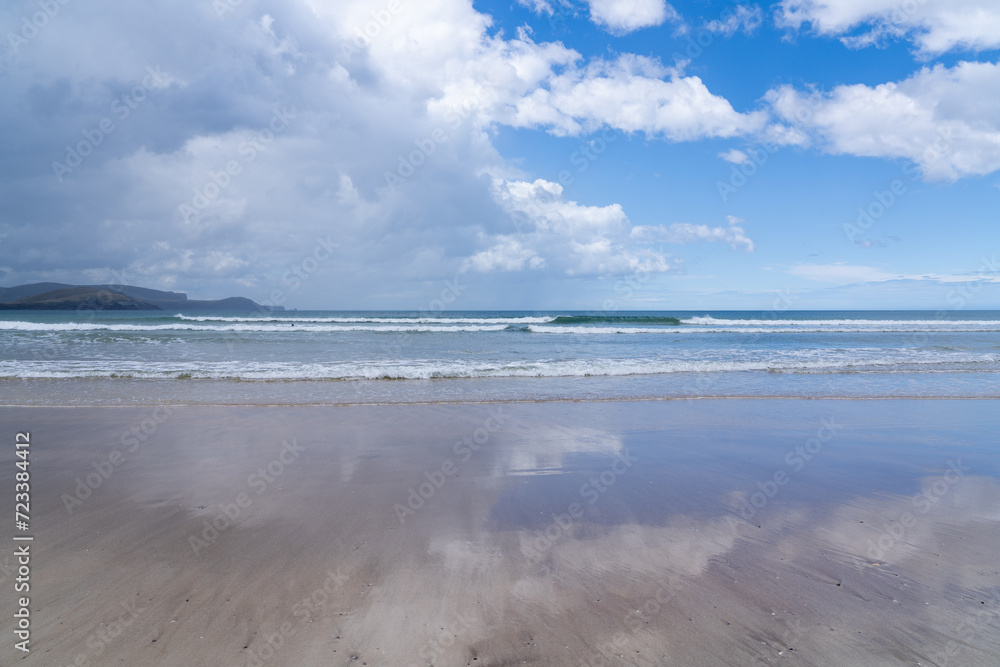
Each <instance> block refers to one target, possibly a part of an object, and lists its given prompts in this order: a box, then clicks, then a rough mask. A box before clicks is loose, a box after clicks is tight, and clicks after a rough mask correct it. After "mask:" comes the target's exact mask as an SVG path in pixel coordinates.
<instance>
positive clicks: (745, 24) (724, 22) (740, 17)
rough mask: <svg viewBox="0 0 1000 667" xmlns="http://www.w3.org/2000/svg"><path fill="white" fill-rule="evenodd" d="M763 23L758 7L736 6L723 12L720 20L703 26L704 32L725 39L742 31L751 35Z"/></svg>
mask: <svg viewBox="0 0 1000 667" xmlns="http://www.w3.org/2000/svg"><path fill="white" fill-rule="evenodd" d="M763 22H764V12H763V11H761V8H760V5H753V6H752V7H751V6H749V5H736V7H735V8H734V9H727V10H726V11H724V12H723V17H722V18H721V19H716V20H714V21H709V22H708V23H706V24H705V30H708V31H709V32H716V33H719V34H722V35H726V36H727V37H728V36H730V35H733V34H734V33H735V32H736V31H737V30H740V29H742V30H743V31H744V32H745V33H746V34H748V35H751V34H753V32H754V31H755V30H757V28H759V27H760V25H761V23H763Z"/></svg>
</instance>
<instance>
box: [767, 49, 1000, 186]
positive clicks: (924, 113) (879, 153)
mask: <svg viewBox="0 0 1000 667" xmlns="http://www.w3.org/2000/svg"><path fill="white" fill-rule="evenodd" d="M765 99H766V100H767V101H768V102H769V103H770V105H771V107H772V109H773V110H774V113H775V114H776V115H778V116H779V117H781V118H782V119H784V120H785V121H786V122H788V123H789V124H791V125H794V126H796V127H797V128H798V129H799V130H800V131H802V132H804V133H806V134H808V135H810V136H812V137H814V138H816V139H818V140H819V141H820V142H821V144H822V145H823V148H824V149H825V150H826V151H828V152H830V153H835V154H847V155H856V156H867V157H883V158H905V159H908V160H911V161H912V162H914V163H915V164H917V165H918V166H919V168H920V170H921V172H922V173H923V175H924V177H925V178H927V179H944V180H955V179H957V178H959V177H962V176H967V175H981V174H988V173H991V172H993V171H996V170H997V169H1000V63H981V62H960V63H958V64H957V65H955V66H954V67H952V68H948V67H945V66H943V65H936V66H935V67H933V68H926V67H925V68H923V69H921V70H920V71H918V72H917V73H915V74H914V75H913V76H911V77H910V78H908V79H905V80H903V81H900V82H889V83H884V84H880V85H878V86H874V87H871V86H866V85H862V84H856V85H843V86H837V87H836V88H834V89H833V90H832V91H831V92H829V93H826V94H821V93H818V92H809V93H803V92H800V91H797V90H795V89H793V88H792V87H790V86H783V87H781V88H778V89H775V90H771V91H769V92H768V93H767V95H766V96H765Z"/></svg>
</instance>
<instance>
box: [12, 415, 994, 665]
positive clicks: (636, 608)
mask: <svg viewBox="0 0 1000 667" xmlns="http://www.w3.org/2000/svg"><path fill="white" fill-rule="evenodd" d="M998 415H1000V402H997V401H971V400H965V401H957V400H951V401H935V400H923V401H845V400H839V401H827V400H735V399H734V400H711V401H685V400H678V401H649V402H603V403H541V404H517V403H513V404H498V405H462V404H438V405H389V406H353V407H282V408H274V407H270V408H265V407H171V408H169V409H164V408H154V407H152V406H145V407H122V408H110V407H104V408H55V407H48V408H3V409H0V422H2V424H3V425H4V432H5V433H7V434H8V436H7V440H8V441H9V443H11V444H9V448H10V449H9V450H8V451H13V444H12V442H13V434H14V433H15V432H16V431H24V430H30V432H31V442H32V445H31V468H30V470H31V494H32V513H31V515H32V522H31V531H30V534H31V535H32V536H33V537H34V541H33V542H32V543H31V544H32V547H31V553H32V559H31V575H30V576H31V591H30V597H31V604H30V609H31V630H32V641H31V653H30V654H27V655H24V654H22V653H20V652H19V651H18V650H17V649H16V648H15V646H14V644H15V642H16V641H17V640H16V639H15V638H14V636H13V633H12V628H11V621H12V618H13V614H14V612H15V600H14V597H15V596H14V594H13V593H12V590H13V585H14V579H15V576H16V572H15V570H16V567H17V563H16V558H15V557H14V555H13V552H14V545H15V543H14V542H13V541H12V540H11V536H12V534H13V533H14V529H13V523H12V522H9V523H8V524H7V525H6V526H5V528H4V530H5V534H6V537H5V539H4V540H3V541H2V543H0V565H2V568H0V579H2V581H0V586H2V587H3V588H4V590H5V592H4V595H3V597H2V600H3V602H2V605H3V610H2V613H3V618H4V619H5V620H4V621H3V627H4V628H5V629H4V632H3V634H2V636H0V664H3V665H9V664H22V665H47V666H50V665H55V666H65V665H74V664H75V665H115V664H124V665H261V664H264V665H320V664H322V665H340V664H344V665H430V664H433V665H508V664H510V665H513V664H538V665H573V666H579V665H620V664H629V665H752V664H785V663H787V664H800V665H838V666H839V665H848V664H856V665H862V664H863V665H899V664H910V665H944V664H948V665H996V664H1000V632H998V630H1000V560H998V558H997V553H998V547H1000V483H998V476H1000V457H998V456H997V444H996V443H997V437H996V432H997V424H998V421H1000V417H998ZM4 460H5V461H7V463H6V464H5V465H4V466H3V469H2V470H0V488H3V489H5V492H4V496H5V497H7V498H8V502H11V505H13V502H12V495H13V485H14V472H15V468H14V466H13V461H14V458H13V456H12V455H10V454H7V455H5V457H4ZM11 509H13V508H12V507H11Z"/></svg>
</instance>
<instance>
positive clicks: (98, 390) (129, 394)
mask: <svg viewBox="0 0 1000 667" xmlns="http://www.w3.org/2000/svg"><path fill="white" fill-rule="evenodd" d="M998 377H1000V375H998V374H997V373H995V372H976V373H972V372H968V373H950V372H947V373H946V372H941V373H912V374H896V373H879V374H837V375H833V374H774V373H766V372H756V371H754V372H740V373H730V372H724V373H718V374H708V373H677V374H672V375H635V376H623V377H608V376H594V377H582V378H578V377H517V378H489V377H484V378H447V379H439V378H435V379H423V380H417V379H413V380H332V381H327V380H291V381H288V380H270V381H268V380H217V379H207V378H206V379H195V380H191V379H180V380H178V379H173V378H165V379H129V378H94V379H77V378H73V379H67V378H31V379H20V378H18V379H14V378H7V379H3V380H0V396H2V398H0V401H2V404H3V405H5V406H10V407H29V406H39V407H46V406H50V407H56V406H67V407H69V406H95V407H96V406H123V405H160V404H164V405H176V406H183V405H191V406H193V405H204V406H224V405H268V406H295V405H312V406H316V407H321V406H327V407H335V406H350V405H419V404H425V405H436V404H452V403H468V404H474V405H485V404H489V403H509V404H515V403H534V402H538V403H545V402H551V403H557V402H586V401H595V402H616V401H674V400H710V399H733V400H751V399H759V400H791V399H801V400H898V399H907V400H995V399H998V398H1000V389H998V387H1000V383H998V382H997V378H998ZM15 397H16V398H15ZM12 399H13V400H12Z"/></svg>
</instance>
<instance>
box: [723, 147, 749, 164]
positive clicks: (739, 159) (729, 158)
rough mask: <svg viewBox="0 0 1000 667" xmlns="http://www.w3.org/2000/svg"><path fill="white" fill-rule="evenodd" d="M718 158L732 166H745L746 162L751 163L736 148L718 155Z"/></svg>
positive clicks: (744, 154)
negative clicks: (730, 163)
mask: <svg viewBox="0 0 1000 667" xmlns="http://www.w3.org/2000/svg"><path fill="white" fill-rule="evenodd" d="M719 157H721V158H722V159H723V160H725V161H726V162H732V163H733V164H746V163H748V162H752V160H751V159H750V156H749V155H747V154H746V153H744V152H743V151H741V150H738V149H736V148H734V149H732V150H729V151H726V152H725V153H719Z"/></svg>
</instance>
